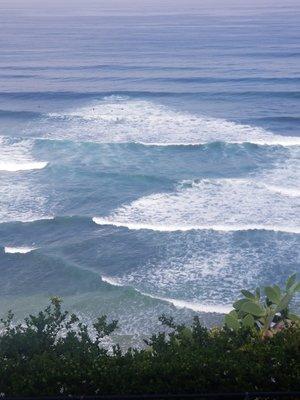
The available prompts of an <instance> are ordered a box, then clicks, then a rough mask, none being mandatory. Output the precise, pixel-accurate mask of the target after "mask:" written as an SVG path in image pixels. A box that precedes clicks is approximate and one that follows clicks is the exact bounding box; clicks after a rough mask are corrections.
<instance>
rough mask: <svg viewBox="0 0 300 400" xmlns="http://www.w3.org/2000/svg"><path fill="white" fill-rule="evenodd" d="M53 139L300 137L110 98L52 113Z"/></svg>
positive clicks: (155, 141) (280, 141)
mask: <svg viewBox="0 0 300 400" xmlns="http://www.w3.org/2000/svg"><path fill="white" fill-rule="evenodd" d="M48 119H49V120H50V121H52V122H53V123H54V124H55V129H54V130H53V132H52V133H50V134H49V135H48V136H49V138H51V137H58V138H61V137H63V138H65V139H66V138H69V139H72V140H79V141H92V142H103V143H115V142H117V143H127V142H134V143H141V144H144V145H151V146H169V145H172V146H176V145H177V146H182V145H183V146H186V145H198V144H205V143H210V142H216V141H222V142H229V143H244V142H251V143H255V144H259V145H282V146H298V145H300V138H299V137H291V136H281V135H275V134H273V133H272V132H269V131H266V130H265V129H263V128H260V127H255V126H250V125H245V124H240V123H235V122H232V121H227V120H225V119H222V118H213V117H209V116H205V115H198V114H191V113H188V112H182V111H177V110H176V109H172V108H170V107H167V106H164V105H161V104H157V103H155V102H152V101H148V100H137V99H130V98H128V97H125V98H122V97H118V98H116V97H107V98H106V99H105V100H102V101H97V102H94V103H92V104H91V105H89V106H85V107H81V108H77V109H74V110H70V111H65V112H64V113H51V114H49V115H48Z"/></svg>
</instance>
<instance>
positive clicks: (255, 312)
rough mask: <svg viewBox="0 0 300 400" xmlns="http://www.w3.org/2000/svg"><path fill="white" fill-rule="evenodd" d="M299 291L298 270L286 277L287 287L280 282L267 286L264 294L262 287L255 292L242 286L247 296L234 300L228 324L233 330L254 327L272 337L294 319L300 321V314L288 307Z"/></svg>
mask: <svg viewBox="0 0 300 400" xmlns="http://www.w3.org/2000/svg"><path fill="white" fill-rule="evenodd" d="M297 292H300V281H297V280H296V274H293V275H291V276H290V277H289V278H288V279H287V281H286V285H285V289H284V290H281V289H280V287H279V286H278V285H273V286H266V287H265V288H264V293H265V296H263V297H262V296H261V291H260V289H259V288H257V289H256V290H255V292H254V293H251V292H249V291H248V290H242V291H241V293H242V294H243V296H244V297H243V298H242V299H240V300H237V301H236V302H235V303H234V304H233V308H234V309H233V310H232V311H231V312H230V313H229V314H227V315H226V316H225V325H226V326H227V327H228V328H229V329H233V330H238V329H241V328H242V327H244V328H255V329H257V330H258V331H259V332H260V333H261V335H262V337H270V336H273V335H274V333H276V332H278V331H279V330H281V329H283V328H284V327H285V326H288V325H290V324H291V323H292V322H294V323H297V324H300V317H299V316H298V315H296V314H293V313H291V312H290V311H289V305H290V302H291V300H292V299H293V297H294V295H295V294H296V293H297Z"/></svg>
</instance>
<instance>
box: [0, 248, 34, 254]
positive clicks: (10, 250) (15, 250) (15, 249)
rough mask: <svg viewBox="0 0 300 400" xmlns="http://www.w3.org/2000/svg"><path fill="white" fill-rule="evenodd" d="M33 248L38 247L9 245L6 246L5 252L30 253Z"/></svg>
mask: <svg viewBox="0 0 300 400" xmlns="http://www.w3.org/2000/svg"><path fill="white" fill-rule="evenodd" d="M33 250H36V247H9V246H7V247H4V252H5V253H9V254H15V253H20V254H26V253H30V252H31V251H33Z"/></svg>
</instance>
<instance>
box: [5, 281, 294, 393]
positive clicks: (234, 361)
mask: <svg viewBox="0 0 300 400" xmlns="http://www.w3.org/2000/svg"><path fill="white" fill-rule="evenodd" d="M288 289H289V288H288ZM273 300H274V299H273ZM253 304H256V303H253ZM255 317H256V316H255ZM160 320H161V322H162V324H163V326H164V329H163V330H162V332H159V333H157V334H155V335H153V336H152V337H151V338H150V339H148V340H146V341H145V342H146V347H145V348H144V349H132V348H130V349H128V350H127V351H125V352H122V351H121V349H120V347H119V346H118V345H117V346H114V347H113V348H112V349H111V350H110V351H108V350H107V349H105V348H104V346H103V340H104V339H105V338H106V337H107V336H108V335H109V334H111V333H113V332H114V331H115V330H116V329H117V328H118V326H117V322H116V321H112V322H108V320H107V318H106V316H103V317H101V318H98V320H97V321H96V322H95V323H94V325H93V334H91V331H90V330H89V328H88V327H87V326H86V325H85V324H83V323H82V322H80V321H79V319H78V317H77V316H75V315H74V314H69V313H68V312H66V311H62V308H61V301H60V300H59V299H58V298H53V299H52V300H51V303H50V305H49V306H48V307H47V308H46V309H45V310H43V311H41V312H40V313H39V314H38V315H36V316H34V315H30V316H29V317H28V318H26V319H25V321H24V324H18V325H14V324H13V314H12V313H11V312H9V313H8V315H7V317H6V318H5V319H2V320H1V321H2V325H3V329H2V333H1V335H0V392H1V393H3V394H5V395H7V396H8V395H9V396H53V395H94V394H98V395H101V394H104V395H105V394H124V395H125V394H138V393H143V394H145V393H180V392H181V393H193V392H201V391H211V392H217V391H220V392H226V391H228V392H232V391H256V390H260V391H276V390H299V389H300V327H299V326H298V325H297V324H296V323H294V322H291V323H289V324H288V326H287V327H286V329H284V330H281V331H279V332H278V333H277V334H276V335H274V336H273V337H268V338H265V339H264V340H262V339H261V335H260V332H259V331H258V330H257V329H253V328H251V327H249V326H241V327H240V329H237V330H233V329H230V328H228V327H226V326H225V327H224V328H214V329H207V328H205V327H203V326H202V325H201V323H200V320H199V319H198V318H197V317H195V318H194V322H193V324H192V326H190V327H189V326H185V325H178V324H176V323H175V321H174V320H173V318H171V317H167V316H162V317H161V318H160Z"/></svg>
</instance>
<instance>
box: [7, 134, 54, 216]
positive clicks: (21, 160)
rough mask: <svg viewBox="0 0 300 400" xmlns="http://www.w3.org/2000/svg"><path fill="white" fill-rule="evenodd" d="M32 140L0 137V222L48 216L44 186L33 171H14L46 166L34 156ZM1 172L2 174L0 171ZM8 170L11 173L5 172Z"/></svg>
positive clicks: (45, 163)
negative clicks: (25, 173)
mask: <svg viewBox="0 0 300 400" xmlns="http://www.w3.org/2000/svg"><path fill="white" fill-rule="evenodd" d="M33 148H34V141H32V140H28V139H25V140H22V139H16V138H10V137H3V136H2V137H1V136H0V172H1V185H0V223H1V222H10V221H22V222H27V221H33V220H38V219H42V218H47V217H48V215H45V211H46V210H47V214H48V213H49V206H47V198H46V194H45V187H44V185H42V184H40V183H39V182H38V181H37V179H36V177H35V176H33V174H30V175H28V176H26V179H24V176H23V174H20V173H16V172H18V171H28V170H35V169H41V168H45V167H46V165H47V162H42V161H36V160H35V159H34V157H33V154H32V153H33ZM2 171H4V173H2ZM7 172H11V173H7Z"/></svg>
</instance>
